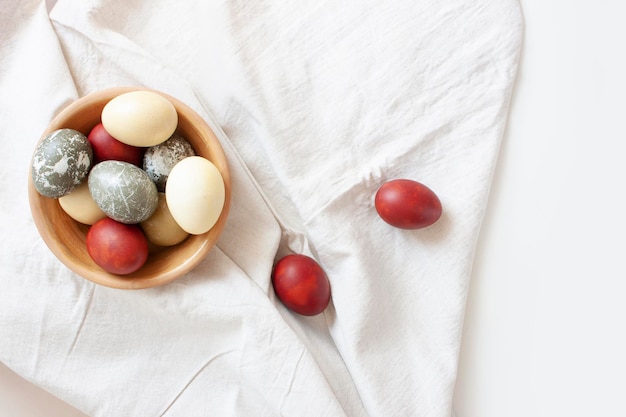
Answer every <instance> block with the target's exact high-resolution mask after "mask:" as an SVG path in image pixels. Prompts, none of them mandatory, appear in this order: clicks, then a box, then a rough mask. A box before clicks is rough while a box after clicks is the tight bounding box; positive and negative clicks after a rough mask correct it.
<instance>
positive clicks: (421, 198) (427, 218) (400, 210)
mask: <svg viewBox="0 0 626 417" xmlns="http://www.w3.org/2000/svg"><path fill="white" fill-rule="evenodd" d="M374 205H375V207H376V211H377V212H378V215H379V216H380V217H381V218H382V219H383V220H384V221H385V222H387V223H389V224H390V225H392V226H394V227H398V228H400V229H421V228H424V227H427V226H430V225H431V224H433V223H435V222H436V221H437V220H439V218H440V217H441V211H442V208H441V201H439V198H438V197H437V195H436V194H435V193H434V192H433V191H432V190H431V189H430V188H428V187H427V186H425V185H424V184H421V183H419V182H417V181H412V180H407V179H396V180H391V181H389V182H386V183H384V184H383V185H382V186H381V187H380V188H379V189H378V192H377V193H376V197H375V199H374Z"/></svg>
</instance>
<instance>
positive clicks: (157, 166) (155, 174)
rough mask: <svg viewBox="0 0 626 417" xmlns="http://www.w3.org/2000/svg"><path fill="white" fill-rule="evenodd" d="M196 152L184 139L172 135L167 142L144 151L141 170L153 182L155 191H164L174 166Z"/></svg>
mask: <svg viewBox="0 0 626 417" xmlns="http://www.w3.org/2000/svg"><path fill="white" fill-rule="evenodd" d="M195 154H196V152H195V151H194V150H193V147H192V146H191V144H189V142H187V140H186V139H185V138H183V137H182V136H180V135H177V134H174V135H172V136H171V137H170V138H169V139H168V140H166V141H165V142H163V143H160V144H158V145H155V146H152V147H150V148H148V149H146V153H145V154H144V156H143V169H144V170H145V171H146V172H147V173H148V176H149V177H150V178H151V179H152V181H154V183H155V184H156V186H157V189H158V190H159V191H161V192H164V191H165V183H166V182H167V178H168V176H169V174H170V171H171V170H172V168H174V165H176V164H177V163H178V162H180V161H181V160H183V159H185V158H187V157H188V156H194V155H195Z"/></svg>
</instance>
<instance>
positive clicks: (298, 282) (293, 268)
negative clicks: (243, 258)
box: [272, 254, 330, 316]
mask: <svg viewBox="0 0 626 417" xmlns="http://www.w3.org/2000/svg"><path fill="white" fill-rule="evenodd" d="M272 284H273V285H274V291H275V292H276V295H277V296H278V299H279V300H280V301H281V302H282V303H283V304H284V305H285V306H286V307H287V308H289V309H290V310H291V311H294V312H296V313H298V314H302V315H303V316H314V315H316V314H319V313H321V312H322V311H324V309H325V308H326V307H327V306H328V303H329V301H330V282H329V281H328V277H327V276H326V273H325V272H324V270H323V269H322V267H320V266H319V264H318V263H317V262H315V261H314V260H313V259H311V258H309V257H308V256H305V255H297V254H296V255H287V256H285V257H283V258H281V259H280V260H279V261H278V262H277V263H276V265H275V266H274V270H273V271H272Z"/></svg>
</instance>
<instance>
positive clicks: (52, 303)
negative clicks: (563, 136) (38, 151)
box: [0, 0, 522, 417]
mask: <svg viewBox="0 0 626 417" xmlns="http://www.w3.org/2000/svg"><path fill="white" fill-rule="evenodd" d="M0 23H2V24H3V25H2V28H3V29H2V30H3V32H2V38H1V39H2V48H1V49H0V62H1V63H2V64H0V87H1V91H2V94H1V95H0V124H1V125H2V126H3V132H2V133H1V134H0V154H3V155H10V156H11V157H10V158H7V162H6V163H5V164H2V165H0V178H1V179H2V181H0V192H1V194H2V199H1V200H0V208H1V211H2V214H3V215H2V216H0V227H1V230H2V236H4V237H5V239H3V240H2V241H1V243H0V265H2V266H1V267H0V268H1V270H2V278H1V282H2V283H3V291H2V292H0V360H1V361H2V362H4V363H6V364H7V365H8V366H9V367H11V368H12V369H13V370H15V371H16V372H17V373H18V374H20V375H22V376H23V377H25V378H27V379H28V380H30V381H32V382H34V383H36V384H37V385H40V386H42V387H43V388H45V389H46V390H48V391H50V392H51V393H53V394H55V395H57V396H58V397H60V398H62V399H64V400H66V401H67V402H69V403H70V404H72V405H74V406H75V407H77V408H79V409H80V410H83V411H84V412H86V413H87V414H89V415H90V416H93V417H99V416H103V417H104V416H112V415H123V416H167V417H173V416H186V417H190V416H196V415H197V416H201V415H242V416H248V415H263V416H279V415H299V416H309V415H310V416H329V417H330V416H332V417H336V416H343V415H345V416H350V417H355V416H390V415H399V416H400V415H402V416H405V415H411V416H424V417H425V416H429V417H435V416H437V417H439V416H441V417H448V416H449V415H450V413H451V397H452V390H453V386H454V381H455V378H456V366H457V357H458V349H459V345H460V336H461V327H462V319H463V309H464V304H465V297H466V293H467V287H468V285H469V282H468V278H469V272H470V270H471V264H472V256H473V250H474V246H475V243H476V239H477V238H478V233H479V231H480V223H481V220H482V216H483V211H484V207H485V203H486V200H487V197H488V192H489V186H490V182H491V176H492V173H493V167H494V165H495V160H496V156H497V152H498V148H499V143H500V141H501V139H502V134H503V131H504V126H505V123H506V116H507V111H508V102H509V100H510V94H511V88H512V83H513V80H514V78H515V74H516V68H517V60H518V53H519V46H520V40H521V31H522V26H521V16H520V11H519V5H518V3H517V1H516V0H506V1H501V2H493V1H490V0H479V1H475V0H473V1H469V0H448V1H444V2H437V1H434V0H420V1H417V2H415V1H412V0H393V1H390V2H384V3H381V2H375V1H366V2H362V1H356V0H354V1H353V0H349V1H346V2H339V3H337V2H332V1H329V0H323V1H321V2H317V3H315V4H313V3H311V4H304V5H303V4H298V5H296V4H294V3H293V2H288V1H285V0H270V1H265V2H257V3H250V2H244V1H240V0H225V1H214V2H203V1H191V2H189V3H186V5H185V7H181V4H180V2H176V1H174V0H158V1H156V2H138V1H130V2H129V1H126V0H96V1H91V2H75V1H71V0H59V1H58V3H57V5H56V6H55V8H54V9H53V12H52V13H51V16H50V19H49V18H48V15H47V13H46V9H45V4H44V2H43V1H34V0H28V1H24V2H20V3H19V5H18V4H12V5H11V6H10V7H7V8H5V9H4V10H3V15H2V22H0ZM120 85H136V86H145V87H149V88H153V89H157V90H160V91H163V92H165V93H167V94H170V95H172V96H174V97H176V98H177V99H179V100H181V101H183V102H184V103H186V104H187V105H189V106H190V107H192V108H193V109H194V110H196V111H197V112H198V113H199V114H200V115H201V116H202V117H203V118H204V119H205V120H206V121H207V123H208V124H209V125H210V126H211V128H212V129H213V130H214V131H215V132H216V134H217V136H218V139H219V140H220V142H221V144H222V146H223V148H224V150H225V153H226V155H227V159H228V162H229V165H230V169H231V177H232V201H231V212H230V215H229V219H228V223H227V225H226V228H225V229H224V232H223V234H222V235H221V237H220V239H219V241H218V243H217V246H216V247H215V248H214V249H212V250H211V252H210V253H209V256H208V257H207V258H206V259H205V260H204V261H203V262H202V263H201V264H200V265H199V266H198V267H197V268H196V269H194V270H193V271H192V272H190V273H189V274H187V275H186V276H185V277H183V278H181V279H179V280H177V281H175V282H173V283H171V284H168V285H166V286H163V287H158V288H153V289H148V290H138V291H121V290H114V289H111V288H106V287H100V286H97V285H95V284H92V283H90V282H89V281H86V280H84V279H82V278H80V277H78V276H76V275H75V274H73V273H72V272H70V271H69V270H68V269H67V268H65V267H64V266H63V265H61V264H60V262H58V260H56V259H55V258H54V256H53V255H52V254H51V253H50V252H49V251H48V250H47V248H46V247H45V245H44V243H43V241H42V240H41V238H40V237H39V236H38V234H37V231H36V229H35V226H34V224H33V221H32V219H31V218H30V212H29V208H28V203H27V201H28V199H27V193H26V180H25V179H26V176H25V175H26V174H27V170H28V163H29V160H30V156H31V154H32V152H33V150H34V146H35V144H36V142H37V140H38V138H39V136H40V134H41V132H43V130H44V129H45V127H46V125H47V124H48V123H49V121H50V120H51V119H52V117H53V116H54V115H55V114H56V113H58V111H60V109H61V108H63V107H64V106H65V105H67V104H68V103H69V102H71V101H72V100H74V99H76V98H77V97H79V96H83V95H85V94H87V93H89V92H92V91H96V90H100V89H103V88H108V87H113V86H120ZM398 177H404V178H410V179H413V180H417V181H420V182H423V183H424V184H426V185H427V186H428V187H430V188H431V189H433V190H434V191H435V192H436V193H437V194H438V195H439V197H440V199H441V201H442V203H443V206H444V215H443V216H442V218H441V219H440V221H439V222H437V223H436V224H435V225H433V226H431V227H429V228H428V229H424V230H417V231H405V230H399V229H394V228H392V227H390V226H389V225H387V224H386V223H384V222H382V220H381V219H380V218H378V216H377V214H376V212H375V209H374V204H373V198H374V194H375V192H376V190H377V188H378V187H379V186H380V185H381V184H382V183H383V182H384V181H386V180H389V179H393V178H398ZM288 253H303V254H306V255H308V256H311V257H313V258H315V259H316V260H317V261H318V262H319V263H320V265H321V266H322V267H323V268H324V270H325V271H326V273H327V275H328V277H329V280H330V282H331V291H332V302H331V305H330V306H329V307H328V309H327V310H326V311H325V312H324V313H323V314H321V315H318V316H315V317H303V316H298V315H297V314H294V313H293V312H291V311H289V310H287V309H286V308H285V307H284V306H283V305H282V304H281V303H280V301H279V300H278V299H277V298H276V296H275V294H274V292H273V289H272V284H271V271H272V266H273V264H274V262H275V260H277V259H278V258H280V257H282V256H284V255H286V254H288Z"/></svg>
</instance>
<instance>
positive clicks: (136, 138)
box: [102, 91, 178, 147]
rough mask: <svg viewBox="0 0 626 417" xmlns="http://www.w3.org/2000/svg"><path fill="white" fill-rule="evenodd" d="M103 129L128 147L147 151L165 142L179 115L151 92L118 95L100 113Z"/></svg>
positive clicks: (165, 101) (171, 106)
mask: <svg viewBox="0 0 626 417" xmlns="http://www.w3.org/2000/svg"><path fill="white" fill-rule="evenodd" d="M102 125H103V126H104V129H105V130H106V131H107V132H108V133H109V134H110V135H111V136H113V137H114V138H115V139H117V140H119V141H120V142H123V143H125V144H127V145H132V146H139V147H149V146H155V145H158V144H159V143H162V142H164V141H166V140H167V139H168V138H169V137H170V136H172V134H173V133H174V131H175V130H176V127H177V125H178V113H176V108H175V107H174V105H173V104H172V103H171V102H170V101H169V100H168V99H167V98H165V97H163V96H162V95H160V94H157V93H153V92H151V91H131V92H129V93H124V94H120V95H119V96H117V97H115V98H113V99H112V100H111V101H109V102H108V103H107V104H106V105H105V106H104V109H102Z"/></svg>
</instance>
